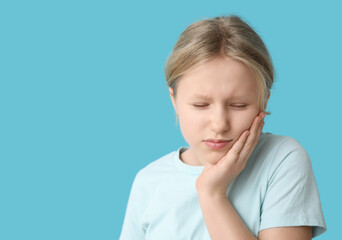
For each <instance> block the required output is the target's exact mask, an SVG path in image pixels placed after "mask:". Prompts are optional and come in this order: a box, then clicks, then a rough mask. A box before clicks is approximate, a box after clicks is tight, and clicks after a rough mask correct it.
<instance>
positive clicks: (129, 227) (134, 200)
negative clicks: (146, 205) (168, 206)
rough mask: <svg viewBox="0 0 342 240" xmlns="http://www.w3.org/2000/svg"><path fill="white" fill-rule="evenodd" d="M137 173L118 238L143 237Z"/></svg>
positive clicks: (135, 239)
mask: <svg viewBox="0 0 342 240" xmlns="http://www.w3.org/2000/svg"><path fill="white" fill-rule="evenodd" d="M139 185H140V181H139V173H138V174H137V175H136V177H135V179H134V181H133V184H132V188H131V192H130V195H129V198H128V203H127V208H126V214H125V219H124V222H123V225H122V231H121V235H120V240H132V239H134V240H140V239H141V240H142V239H145V230H144V229H143V227H142V225H141V215H142V214H141V210H139V209H140V207H139V205H140V203H141V194H140V190H141V188H140V187H139Z"/></svg>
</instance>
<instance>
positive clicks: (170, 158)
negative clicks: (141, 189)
mask: <svg viewBox="0 0 342 240" xmlns="http://www.w3.org/2000/svg"><path fill="white" fill-rule="evenodd" d="M178 152H179V150H176V151H173V152H170V153H168V154H166V155H164V156H162V157H160V158H158V159H157V160H154V161H152V162H151V163H149V164H148V165H146V166H145V167H144V168H142V169H141V170H139V172H138V173H137V175H136V178H135V181H149V180H152V179H156V178H158V177H159V176H162V175H165V174H167V173H169V172H172V171H173V169H174V168H175V164H174V161H175V158H177V154H178Z"/></svg>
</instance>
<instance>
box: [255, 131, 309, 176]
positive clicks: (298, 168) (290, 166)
mask: <svg viewBox="0 0 342 240" xmlns="http://www.w3.org/2000/svg"><path fill="white" fill-rule="evenodd" d="M258 147H259V151H260V154H261V155H264V156H265V159H267V163H268V164H267V165H268V166H269V169H268V170H269V177H271V176H272V174H273V173H275V172H279V171H281V170H282V169H283V171H286V172H293V173H294V174H298V173H304V172H306V173H311V172H312V166H311V160H310V157H309V155H308V153H307V151H306V150H305V149H304V148H303V146H302V145H301V144H300V143H299V142H298V141H297V140H296V139H294V138H291V137H288V136H282V135H275V134H270V133H264V134H263V135H262V137H261V138H260V142H259V146H258Z"/></svg>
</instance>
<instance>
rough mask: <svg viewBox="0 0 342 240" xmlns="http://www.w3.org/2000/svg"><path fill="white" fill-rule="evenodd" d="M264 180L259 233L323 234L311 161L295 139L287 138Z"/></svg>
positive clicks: (322, 222)
mask: <svg viewBox="0 0 342 240" xmlns="http://www.w3.org/2000/svg"><path fill="white" fill-rule="evenodd" d="M267 181H268V182H267V190H266V194H265V196H264V200H263V203H262V206H261V222H260V229H259V231H261V230H263V229H267V228H273V227H286V226H312V229H313V231H312V237H315V236H318V235H320V234H322V233H323V232H325V231H326V225H325V221H324V217H323V212H322V208H321V203H320V199H319V194H318V189H317V185H316V180H315V177H314V174H313V171H312V166H311V162H310V158H309V156H308V154H307V152H306V151H305V150H304V148H303V147H302V146H301V145H300V144H299V143H298V142H297V141H296V140H294V139H291V138H290V139H287V140H286V141H285V142H283V143H282V144H281V145H280V147H279V149H278V151H277V152H276V153H275V156H274V158H273V163H272V165H271V167H270V169H269V172H268V180H267Z"/></svg>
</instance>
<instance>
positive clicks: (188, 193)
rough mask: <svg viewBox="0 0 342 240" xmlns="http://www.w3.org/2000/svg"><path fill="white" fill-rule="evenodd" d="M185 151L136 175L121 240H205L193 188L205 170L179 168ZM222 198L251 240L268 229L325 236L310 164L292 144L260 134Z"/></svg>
mask: <svg viewBox="0 0 342 240" xmlns="http://www.w3.org/2000/svg"><path fill="white" fill-rule="evenodd" d="M186 149H187V148H179V149H178V150H177V151H174V152H171V153H169V154H167V155H165V156H164V157H162V158H160V159H158V160H156V161H154V162H152V163H150V164H149V165H148V166H146V167H145V168H143V169H142V170H140V171H139V172H138V174H137V175H136V177H135V180H134V182H133V186H132V189H131V193H130V196H129V200H128V205H127V210H126V216H125V219H124V223H123V227H122V232H121V236H120V239H121V240H140V239H148V240H161V239H162V240H168V239H170V240H175V239H177V240H183V239H184V240H185V239H196V240H202V239H203V240H210V236H209V233H208V230H207V227H206V225H205V222H204V219H203V215H202V212H201V208H200V204H199V201H198V196H197V191H196V187H195V182H196V179H197V177H198V176H199V175H200V174H201V172H202V170H203V168H204V167H203V166H190V165H187V164H185V163H184V162H182V161H181V160H180V158H179V155H180V153H181V152H182V151H186ZM227 196H228V198H229V200H230V202H231V203H232V205H233V206H234V208H235V210H236V211H237V213H238V214H239V215H240V217H241V219H242V220H243V222H244V223H245V225H246V226H247V228H248V229H249V230H250V231H251V233H253V235H254V236H255V237H257V236H258V232H259V231H261V230H263V229H267V228H272V227H285V226H312V227H313V237H315V236H317V235H319V234H321V233H323V232H324V231H325V230H326V225H325V221H324V217H323V213H322V209H321V203H320V199H319V194H318V190H317V185H316V181H315V178H314V175H313V171H312V167H311V162H310V158H309V156H308V154H307V153H306V151H305V150H304V149H303V147H302V146H301V145H300V144H299V143H298V142H297V141H296V140H294V139H292V138H289V137H285V136H278V135H273V134H269V133H263V134H262V135H261V136H260V139H259V142H258V145H257V147H256V148H255V150H254V151H253V153H252V155H251V157H250V159H249V160H248V162H247V165H246V167H245V169H244V170H243V171H242V172H241V173H240V175H239V176H238V177H237V178H236V179H235V180H234V181H233V182H232V183H231V184H230V186H229V188H228V190H227ZM227 227H229V226H227Z"/></svg>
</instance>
